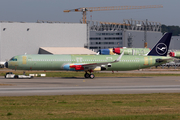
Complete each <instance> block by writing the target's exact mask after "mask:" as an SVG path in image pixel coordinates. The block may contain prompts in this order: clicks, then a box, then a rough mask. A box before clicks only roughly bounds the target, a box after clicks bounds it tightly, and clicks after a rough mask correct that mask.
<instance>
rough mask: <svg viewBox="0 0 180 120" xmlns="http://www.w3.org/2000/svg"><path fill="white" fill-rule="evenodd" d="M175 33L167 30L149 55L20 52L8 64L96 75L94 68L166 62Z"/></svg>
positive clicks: (129, 67) (127, 67)
mask: <svg viewBox="0 0 180 120" xmlns="http://www.w3.org/2000/svg"><path fill="white" fill-rule="evenodd" d="M171 36H172V33H165V34H164V36H163V37H162V38H161V39H160V40H159V42H158V43H157V44H156V45H155V46H154V48H153V49H152V50H151V51H150V52H149V53H148V54H147V55H144V56H143V55H142V56H140V55H138V56H135V55H123V54H124V53H122V54H121V55H18V56H15V57H13V58H11V59H10V60H9V61H8V62H6V63H5V66H6V67H7V68H10V69H15V70H70V71H85V74H84V77H85V78H92V79H93V78H94V77H95V76H94V74H91V73H92V72H94V71H102V70H106V71H126V70H136V69H142V68H147V67H151V66H157V65H161V64H164V63H166V62H168V61H169V60H171V57H167V52H168V49H169V44H170V40H171Z"/></svg>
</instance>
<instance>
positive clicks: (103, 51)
mask: <svg viewBox="0 0 180 120" xmlns="http://www.w3.org/2000/svg"><path fill="white" fill-rule="evenodd" d="M99 54H101V55H114V52H113V48H109V49H100V50H99Z"/></svg>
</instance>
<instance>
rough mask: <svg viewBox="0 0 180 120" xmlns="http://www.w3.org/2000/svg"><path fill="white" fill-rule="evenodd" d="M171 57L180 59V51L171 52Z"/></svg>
mask: <svg viewBox="0 0 180 120" xmlns="http://www.w3.org/2000/svg"><path fill="white" fill-rule="evenodd" d="M169 56H171V57H175V58H180V51H176V52H170V53H169Z"/></svg>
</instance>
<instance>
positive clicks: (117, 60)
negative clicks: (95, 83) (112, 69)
mask: <svg viewBox="0 0 180 120" xmlns="http://www.w3.org/2000/svg"><path fill="white" fill-rule="evenodd" d="M123 55H124V51H123V52H122V53H121V55H120V56H119V57H118V58H117V59H116V60H115V61H114V62H119V60H120V59H121V58H122V56H123Z"/></svg>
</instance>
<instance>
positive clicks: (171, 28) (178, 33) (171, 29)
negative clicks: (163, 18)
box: [161, 25, 180, 36]
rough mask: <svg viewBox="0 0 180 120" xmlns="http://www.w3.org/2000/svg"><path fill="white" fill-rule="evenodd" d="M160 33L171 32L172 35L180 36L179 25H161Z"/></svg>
mask: <svg viewBox="0 0 180 120" xmlns="http://www.w3.org/2000/svg"><path fill="white" fill-rule="evenodd" d="M161 28H162V33H165V32H172V35H173V36H180V27H179V26H166V25H162V26H161Z"/></svg>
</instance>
